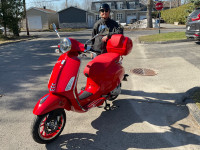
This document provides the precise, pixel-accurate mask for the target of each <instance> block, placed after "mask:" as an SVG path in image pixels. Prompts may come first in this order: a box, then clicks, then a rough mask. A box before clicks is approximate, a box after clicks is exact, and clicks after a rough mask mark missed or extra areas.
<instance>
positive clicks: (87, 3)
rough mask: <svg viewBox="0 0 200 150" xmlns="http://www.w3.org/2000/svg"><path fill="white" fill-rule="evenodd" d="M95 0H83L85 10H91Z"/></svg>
mask: <svg viewBox="0 0 200 150" xmlns="http://www.w3.org/2000/svg"><path fill="white" fill-rule="evenodd" d="M92 2H93V0H83V5H82V7H83V9H84V10H91V5H92Z"/></svg>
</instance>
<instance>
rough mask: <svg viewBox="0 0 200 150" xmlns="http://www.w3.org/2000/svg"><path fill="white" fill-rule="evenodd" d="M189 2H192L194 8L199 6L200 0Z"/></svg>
mask: <svg viewBox="0 0 200 150" xmlns="http://www.w3.org/2000/svg"><path fill="white" fill-rule="evenodd" d="M190 2H191V3H192V4H193V6H194V8H198V7H200V0H190Z"/></svg>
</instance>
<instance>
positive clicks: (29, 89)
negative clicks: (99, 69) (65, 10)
mask: <svg viewBox="0 0 200 150" xmlns="http://www.w3.org/2000/svg"><path fill="white" fill-rule="evenodd" d="M77 40H78V41H80V42H85V41H86V40H85V39H81V38H80V39H77ZM58 43H59V40H33V41H26V42H20V43H14V44H9V45H5V46H2V47H0V83H1V86H0V95H3V96H2V97H0V108H1V107H2V108H3V107H4V108H6V109H10V110H23V109H27V108H31V109H33V108H34V105H35V104H36V102H37V101H38V100H39V98H41V97H42V96H43V95H45V94H46V93H48V88H47V84H48V80H46V79H48V78H49V77H50V74H51V71H52V69H53V66H54V64H55V63H56V61H57V59H58V58H59V56H60V55H61V54H56V53H55V48H51V47H50V46H52V45H57V44H58ZM85 59H86V58H85ZM44 79H45V80H44Z"/></svg>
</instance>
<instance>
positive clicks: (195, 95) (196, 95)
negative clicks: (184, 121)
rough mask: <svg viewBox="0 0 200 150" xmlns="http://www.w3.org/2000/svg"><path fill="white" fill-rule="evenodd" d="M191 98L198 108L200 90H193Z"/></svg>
mask: <svg viewBox="0 0 200 150" xmlns="http://www.w3.org/2000/svg"><path fill="white" fill-rule="evenodd" d="M192 99H193V100H194V101H195V103H196V105H197V106H198V107H199V109H200V90H197V91H195V92H194V94H193V95H192Z"/></svg>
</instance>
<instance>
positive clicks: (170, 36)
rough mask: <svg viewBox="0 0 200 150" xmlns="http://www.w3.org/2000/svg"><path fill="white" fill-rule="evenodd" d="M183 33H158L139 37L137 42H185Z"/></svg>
mask: <svg viewBox="0 0 200 150" xmlns="http://www.w3.org/2000/svg"><path fill="white" fill-rule="evenodd" d="M185 39H187V38H186V36H185V32H169V33H160V34H153V35H146V36H140V37H139V41H143V42H159V41H161V42H163V41H172V40H185Z"/></svg>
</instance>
